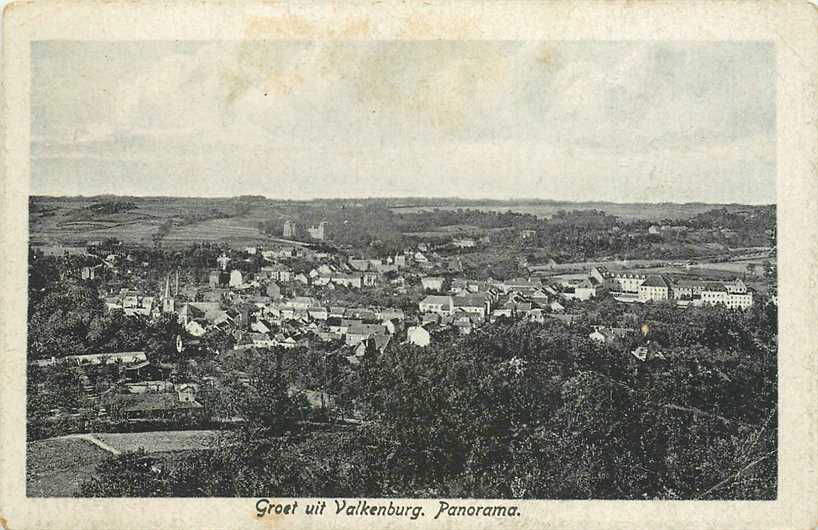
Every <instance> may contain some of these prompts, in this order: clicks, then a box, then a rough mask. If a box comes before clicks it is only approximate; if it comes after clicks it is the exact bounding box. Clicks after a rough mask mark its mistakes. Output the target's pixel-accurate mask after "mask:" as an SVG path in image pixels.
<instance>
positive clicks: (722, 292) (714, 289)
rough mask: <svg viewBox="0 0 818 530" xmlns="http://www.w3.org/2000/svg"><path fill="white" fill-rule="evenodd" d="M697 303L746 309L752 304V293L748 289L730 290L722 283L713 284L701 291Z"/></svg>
mask: <svg viewBox="0 0 818 530" xmlns="http://www.w3.org/2000/svg"><path fill="white" fill-rule="evenodd" d="M699 304H701V305H723V306H725V307H727V308H728V309H747V308H749V307H752V305H753V293H752V292H749V291H748V292H743V293H739V292H731V291H730V289H729V288H728V287H726V286H724V285H718V284H714V285H711V286H708V287H707V288H706V289H705V290H703V291H702V293H701V298H700V300H699Z"/></svg>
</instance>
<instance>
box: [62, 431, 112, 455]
mask: <svg viewBox="0 0 818 530" xmlns="http://www.w3.org/2000/svg"><path fill="white" fill-rule="evenodd" d="M61 438H78V439H80V440H86V441H88V442H91V443H92V444H94V445H96V446H97V447H99V448H100V449H104V450H105V451H108V452H109V453H111V454H112V455H119V454H121V451H120V450H119V449H116V448H114V447H111V446H110V445H108V444H106V443H105V442H103V441H102V440H100V439H99V438H97V437H96V436H94V435H93V434H68V435H66V436H61Z"/></svg>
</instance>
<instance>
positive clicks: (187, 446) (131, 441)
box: [92, 431, 219, 453]
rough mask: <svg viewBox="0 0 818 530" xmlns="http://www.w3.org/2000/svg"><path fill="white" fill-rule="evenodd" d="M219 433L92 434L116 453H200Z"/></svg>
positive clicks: (210, 444)
mask: <svg viewBox="0 0 818 530" xmlns="http://www.w3.org/2000/svg"><path fill="white" fill-rule="evenodd" d="M218 435H219V431H154V432H126V433H94V434H93V435H92V436H93V437H94V438H96V439H97V440H99V441H101V442H103V443H105V444H107V445H109V446H111V447H113V448H114V449H116V450H117V451H120V452H123V453H124V452H127V451H137V450H139V449H144V450H145V451H147V452H148V453H170V452H176V451H200V450H203V449H208V448H209V447H211V446H212V445H213V443H214V442H215V441H216V439H217V437H218Z"/></svg>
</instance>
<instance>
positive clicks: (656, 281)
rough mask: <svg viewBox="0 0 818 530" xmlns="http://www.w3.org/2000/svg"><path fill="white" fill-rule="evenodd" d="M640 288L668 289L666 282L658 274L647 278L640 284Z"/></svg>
mask: <svg viewBox="0 0 818 530" xmlns="http://www.w3.org/2000/svg"><path fill="white" fill-rule="evenodd" d="M642 287H664V288H665V289H667V288H669V286H668V284H667V281H666V280H665V279H664V278H663V277H662V276H659V275H658V274H653V275H651V276H648V278H647V279H646V280H645V282H644V283H643V284H642Z"/></svg>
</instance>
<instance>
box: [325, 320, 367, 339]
mask: <svg viewBox="0 0 818 530" xmlns="http://www.w3.org/2000/svg"><path fill="white" fill-rule="evenodd" d="M362 323H363V321H361V320H358V319H350V318H340V317H329V318H328V319H327V322H326V324H327V328H328V329H329V330H330V332H332V333H335V334H338V335H345V334H346V333H347V331H348V330H349V328H350V327H351V326H354V325H357V324H362Z"/></svg>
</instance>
